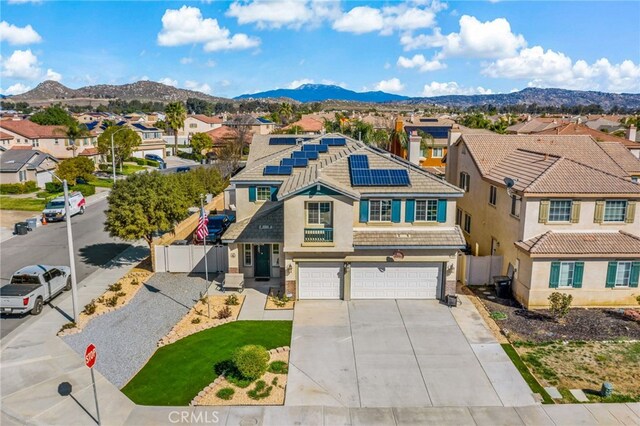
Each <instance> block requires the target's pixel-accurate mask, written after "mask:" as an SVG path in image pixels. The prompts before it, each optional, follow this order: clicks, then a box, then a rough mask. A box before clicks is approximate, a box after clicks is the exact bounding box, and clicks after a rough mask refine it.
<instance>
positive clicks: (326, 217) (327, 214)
mask: <svg viewBox="0 0 640 426" xmlns="http://www.w3.org/2000/svg"><path fill="white" fill-rule="evenodd" d="M307 224H308V225H324V226H331V202H330V201H308V202H307Z"/></svg>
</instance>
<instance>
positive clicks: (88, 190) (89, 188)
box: [71, 184, 96, 197]
mask: <svg viewBox="0 0 640 426" xmlns="http://www.w3.org/2000/svg"><path fill="white" fill-rule="evenodd" d="M71 190H72V191H80V192H81V193H82V195H84V196H85V197H88V196H90V195H93V194H95V193H96V187H95V186H93V185H87V184H78V185H74V186H73V188H71Z"/></svg>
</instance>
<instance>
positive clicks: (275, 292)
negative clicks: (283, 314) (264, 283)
mask: <svg viewBox="0 0 640 426" xmlns="http://www.w3.org/2000/svg"><path fill="white" fill-rule="evenodd" d="M282 293H283V289H281V288H280V287H271V288H269V293H267V294H268V296H267V301H266V302H265V304H264V309H265V310H267V311H268V310H291V309H293V308H294V306H295V304H296V302H295V300H293V298H289V297H286V296H285V295H284V294H282Z"/></svg>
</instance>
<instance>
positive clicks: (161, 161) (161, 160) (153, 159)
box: [144, 154, 164, 164]
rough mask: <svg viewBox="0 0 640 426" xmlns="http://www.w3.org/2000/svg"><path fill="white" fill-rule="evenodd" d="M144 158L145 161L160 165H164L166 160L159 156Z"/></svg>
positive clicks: (151, 155) (148, 155)
mask: <svg viewBox="0 0 640 426" xmlns="http://www.w3.org/2000/svg"><path fill="white" fill-rule="evenodd" d="M144 158H145V160H151V161H157V162H158V163H160V164H164V158H162V157H160V156H159V155H157V154H146V155H145V156H144Z"/></svg>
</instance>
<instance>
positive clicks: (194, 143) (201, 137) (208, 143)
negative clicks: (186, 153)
mask: <svg viewBox="0 0 640 426" xmlns="http://www.w3.org/2000/svg"><path fill="white" fill-rule="evenodd" d="M191 147H192V148H193V154H194V157H195V158H196V159H198V160H199V159H201V158H202V157H203V155H202V151H205V150H206V151H209V150H211V148H213V139H211V136H209V135H208V134H206V133H196V134H195V135H193V136H191Z"/></svg>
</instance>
